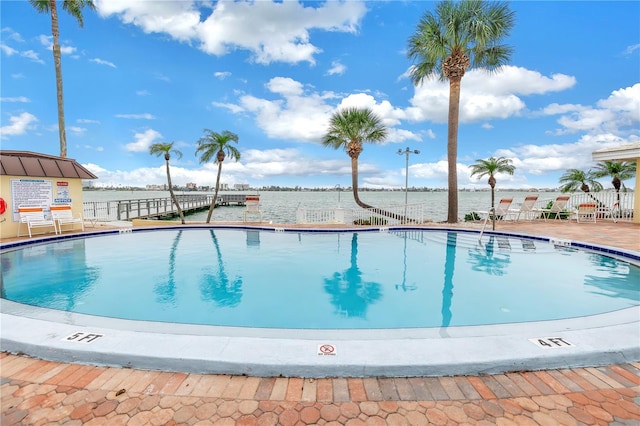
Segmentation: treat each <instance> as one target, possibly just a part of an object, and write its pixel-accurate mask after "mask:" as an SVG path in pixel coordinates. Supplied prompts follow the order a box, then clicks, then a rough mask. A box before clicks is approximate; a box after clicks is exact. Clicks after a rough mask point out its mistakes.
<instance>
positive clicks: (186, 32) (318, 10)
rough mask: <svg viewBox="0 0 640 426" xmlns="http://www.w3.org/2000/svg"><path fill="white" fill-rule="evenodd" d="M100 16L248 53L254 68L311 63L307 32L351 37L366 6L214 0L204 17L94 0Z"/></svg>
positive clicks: (185, 7) (175, 7) (163, 5)
mask: <svg viewBox="0 0 640 426" xmlns="http://www.w3.org/2000/svg"><path fill="white" fill-rule="evenodd" d="M95 4H96V7H97V10H98V13H99V14H100V15H102V16H105V17H107V16H112V15H117V16H118V17H119V18H120V20H121V21H123V22H125V23H127V24H133V25H136V26H138V27H140V28H141V29H142V30H143V31H145V32H147V33H166V34H169V35H170V36H171V37H173V38H174V39H176V40H178V41H181V42H187V43H193V44H194V45H197V46H198V47H199V48H200V49H201V50H202V51H204V52H206V53H208V54H212V55H216V56H221V55H225V54H226V53H228V52H229V51H231V50H236V49H243V50H248V51H250V52H251V53H252V55H253V56H252V59H253V60H254V61H255V62H257V63H262V64H269V63H271V62H286V63H298V62H308V63H310V64H314V63H315V59H314V56H315V55H316V54H317V53H319V52H320V51H321V50H320V49H319V48H318V47H316V46H315V45H313V44H312V43H311V42H310V34H309V31H310V30H313V29H321V30H325V31H341V32H351V33H355V32H356V31H357V28H358V25H359V22H360V20H361V19H362V17H363V16H364V14H365V13H366V6H365V5H364V3H361V2H333V1H332V2H325V3H320V6H319V7H312V6H305V5H304V4H302V3H299V2H297V1H295V2H294V1H284V2H271V1H256V2H234V1H224V0H223V1H218V2H216V3H215V5H214V6H213V7H212V12H211V13H210V14H209V15H208V16H201V15H204V10H206V9H205V8H202V9H198V6H199V5H200V4H199V3H198V2H195V1H180V2H123V1H110V0H96V2H95Z"/></svg>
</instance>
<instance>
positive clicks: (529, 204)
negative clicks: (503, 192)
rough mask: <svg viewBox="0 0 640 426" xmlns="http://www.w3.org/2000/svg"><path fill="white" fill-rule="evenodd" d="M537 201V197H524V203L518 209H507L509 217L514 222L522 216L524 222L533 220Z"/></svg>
mask: <svg viewBox="0 0 640 426" xmlns="http://www.w3.org/2000/svg"><path fill="white" fill-rule="evenodd" d="M537 201H538V196H537V195H527V196H526V197H524V201H523V202H522V204H521V205H520V208H519V209H509V215H510V216H511V217H513V220H514V221H518V220H520V217H521V216H522V217H523V218H524V219H525V220H533V219H534V213H533V209H534V208H535V206H536V202H537Z"/></svg>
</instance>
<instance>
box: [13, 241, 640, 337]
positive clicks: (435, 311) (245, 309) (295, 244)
mask: <svg viewBox="0 0 640 426" xmlns="http://www.w3.org/2000/svg"><path fill="white" fill-rule="evenodd" d="M1 262H2V297H3V298H6V299H9V300H12V301H15V302H19V303H24V304H28V305H35V306H40V307H45V308H50V309H57V310H63V311H70V312H77V313H84V314H90V315H97V316H105V317H113V318H123V319H132V320H145V321H160V322H174V323H189V324H206V325H221V326H240V327H267V328H295V329H334V328H335V329H364V328H374V329H375V328H413V327H420V328H422V327H443V326H468V325H486V324H503V323H515V322H529V321H539V320H554V319H563V318H573V317H580V316H586V315H593V314H598V313H604V312H610V311H614V310H619V309H623V308H628V307H631V306H636V305H640V289H639V284H638V283H640V268H638V267H637V266H634V265H632V264H630V263H628V262H625V261H622V260H618V259H614V258H611V257H607V256H603V255H601V254H597V253H594V252H590V251H584V250H576V249H573V248H567V247H557V246H554V245H553V244H550V243H548V242H546V241H541V240H533V239H527V238H520V237H513V236H498V235H487V234H485V235H484V236H483V237H482V241H479V240H478V234H476V233H466V232H455V231H434V230H425V231H422V230H406V231H403V230H396V231H389V232H378V231H369V232H355V233H354V232H309V231H301V232H292V231H287V232H274V231H270V230H256V229H164V230H145V231H141V232H133V233H124V234H111V235H103V236H94V237H90V238H78V239H65V240H61V241H56V242H50V243H46V244H36V245H31V246H26V247H22V248H16V249H11V250H7V251H5V252H3V253H2V254H1Z"/></svg>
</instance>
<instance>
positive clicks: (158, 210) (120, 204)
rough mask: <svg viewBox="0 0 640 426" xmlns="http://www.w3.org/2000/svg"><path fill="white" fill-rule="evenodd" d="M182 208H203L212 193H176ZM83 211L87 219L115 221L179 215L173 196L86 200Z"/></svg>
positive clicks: (188, 210)
mask: <svg viewBox="0 0 640 426" xmlns="http://www.w3.org/2000/svg"><path fill="white" fill-rule="evenodd" d="M176 197H177V198H178V202H179V203H180V208H181V209H182V210H183V211H184V212H185V213H188V212H192V211H196V210H202V209H204V208H206V207H208V206H209V205H210V204H211V199H212V198H213V196H212V195H201V194H198V195H189V194H179V195H178V194H176ZM83 213H84V218H85V219H86V220H93V221H114V220H133V219H143V218H160V217H169V216H175V215H177V210H176V207H175V206H174V205H173V202H172V201H171V198H168V197H164V198H141V199H136V200H118V201H85V202H84V203H83Z"/></svg>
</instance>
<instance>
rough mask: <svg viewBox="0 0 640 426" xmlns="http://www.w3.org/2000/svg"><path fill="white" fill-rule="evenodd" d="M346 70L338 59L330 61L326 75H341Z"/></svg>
mask: <svg viewBox="0 0 640 426" xmlns="http://www.w3.org/2000/svg"><path fill="white" fill-rule="evenodd" d="M345 72H347V67H346V66H345V65H343V64H341V63H340V61H333V62H331V68H329V70H328V71H327V75H342V74H344V73H345Z"/></svg>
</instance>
